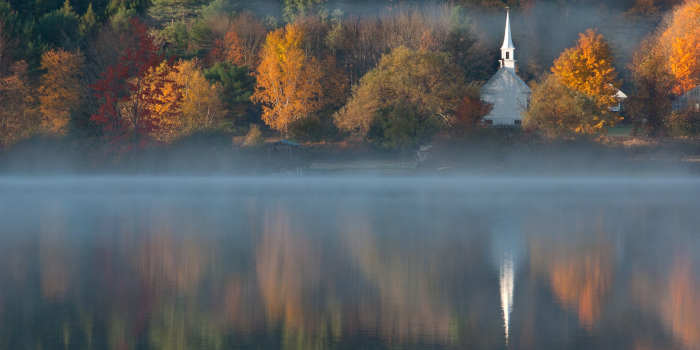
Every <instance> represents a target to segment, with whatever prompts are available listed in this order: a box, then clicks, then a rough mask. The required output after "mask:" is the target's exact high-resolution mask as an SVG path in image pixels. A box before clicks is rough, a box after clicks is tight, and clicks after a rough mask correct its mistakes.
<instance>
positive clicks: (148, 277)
mask: <svg viewBox="0 0 700 350" xmlns="http://www.w3.org/2000/svg"><path fill="white" fill-rule="evenodd" d="M205 265H206V262H205V254H204V249H203V248H202V247H201V245H200V244H199V243H198V242H196V241H195V240H193V239H191V238H188V239H176V238H175V237H173V236H171V235H166V234H155V235H152V236H149V237H148V238H147V240H146V242H145V243H144V244H143V245H142V246H141V250H140V253H139V255H138V271H139V274H140V276H141V278H142V280H143V281H144V283H145V284H146V285H147V286H148V287H149V288H150V290H151V291H154V292H162V291H165V290H169V289H171V288H175V289H176V290H177V291H179V292H185V293H196V292H197V287H198V285H199V281H200V280H201V278H202V274H203V272H204V268H205Z"/></svg>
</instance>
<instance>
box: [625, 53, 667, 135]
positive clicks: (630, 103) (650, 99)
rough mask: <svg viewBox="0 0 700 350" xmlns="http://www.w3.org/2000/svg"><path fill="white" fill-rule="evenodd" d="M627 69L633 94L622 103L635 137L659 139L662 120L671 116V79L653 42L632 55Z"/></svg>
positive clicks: (662, 56) (664, 60)
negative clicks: (640, 135) (632, 123)
mask: <svg viewBox="0 0 700 350" xmlns="http://www.w3.org/2000/svg"><path fill="white" fill-rule="evenodd" d="M629 69H630V72H631V73H632V74H631V77H632V82H633V84H634V93H633V94H631V95H630V97H629V98H628V99H627V101H625V110H626V112H627V115H628V116H629V117H630V119H631V120H632V121H633V122H634V123H635V129H636V132H637V133H640V134H644V135H649V136H659V135H660V134H662V133H663V132H664V119H665V118H666V117H667V116H668V115H669V113H670V112H671V101H672V98H673V93H672V90H673V85H674V78H673V76H672V75H671V73H670V72H669V71H668V69H667V65H666V58H665V57H664V55H663V52H662V50H661V49H660V48H659V47H658V46H657V45H656V44H655V42H654V41H653V40H646V41H645V42H644V43H643V44H642V45H641V46H640V48H639V50H637V52H635V54H634V57H633V59H632V63H631V64H630V65H629Z"/></svg>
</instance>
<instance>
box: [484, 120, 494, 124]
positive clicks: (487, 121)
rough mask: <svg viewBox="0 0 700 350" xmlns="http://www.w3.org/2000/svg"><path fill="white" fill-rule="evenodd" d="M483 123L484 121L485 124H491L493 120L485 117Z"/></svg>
mask: <svg viewBox="0 0 700 350" xmlns="http://www.w3.org/2000/svg"><path fill="white" fill-rule="evenodd" d="M484 123H486V125H493V120H491V119H485V120H484Z"/></svg>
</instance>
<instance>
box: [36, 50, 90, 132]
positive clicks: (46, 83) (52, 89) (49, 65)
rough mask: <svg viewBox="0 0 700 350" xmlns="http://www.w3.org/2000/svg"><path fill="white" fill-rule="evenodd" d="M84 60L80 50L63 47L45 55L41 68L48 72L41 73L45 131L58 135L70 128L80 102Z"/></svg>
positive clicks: (43, 128) (42, 110)
mask: <svg viewBox="0 0 700 350" xmlns="http://www.w3.org/2000/svg"><path fill="white" fill-rule="evenodd" d="M84 61H85V60H84V58H83V55H82V54H81V53H80V52H75V53H74V52H68V51H65V50H63V49H58V50H50V51H47V52H45V53H44V54H43V55H42V56H41V68H42V69H43V70H44V71H46V73H44V74H43V75H42V76H41V85H40V86H39V103H40V107H39V109H40V111H41V115H42V119H41V129H42V130H44V131H45V132H48V133H52V134H58V135H62V134H64V133H65V132H66V127H67V125H68V122H69V120H70V115H71V112H73V111H74V110H75V109H76V108H77V107H78V104H79V103H80V99H81V95H82V89H81V83H80V81H81V77H82V72H81V70H82V66H83V63H84Z"/></svg>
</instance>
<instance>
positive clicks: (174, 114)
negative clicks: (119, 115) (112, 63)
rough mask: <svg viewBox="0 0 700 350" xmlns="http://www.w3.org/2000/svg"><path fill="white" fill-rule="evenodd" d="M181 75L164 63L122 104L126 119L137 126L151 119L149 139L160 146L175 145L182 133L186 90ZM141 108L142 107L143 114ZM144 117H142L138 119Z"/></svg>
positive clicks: (149, 74)
mask: <svg viewBox="0 0 700 350" xmlns="http://www.w3.org/2000/svg"><path fill="white" fill-rule="evenodd" d="M178 74H179V71H178V69H177V68H176V67H173V65H172V64H170V63H169V62H166V61H163V62H161V63H160V65H158V66H157V67H152V68H151V69H149V70H148V72H147V73H146V75H145V76H144V78H143V80H142V82H141V83H140V84H141V86H140V87H139V88H138V89H136V90H135V91H134V92H133V94H132V96H131V97H130V99H129V100H128V101H125V103H123V104H122V108H123V116H124V117H126V118H127V119H129V120H131V121H132V123H135V121H136V120H138V119H139V118H143V117H145V118H148V121H147V123H149V124H150V128H149V132H148V135H149V136H150V137H152V138H153V139H155V140H157V141H160V142H166V143H169V142H172V141H173V140H175V139H176V138H177V137H179V136H180V135H181V134H182V133H183V129H184V128H185V125H184V124H185V123H184V121H183V119H182V100H183V87H182V85H181V84H180V82H179V81H178V80H177V78H178ZM138 105H140V106H142V107H140V108H142V109H143V110H142V111H140V110H139V107H138ZM137 113H142V116H139V115H137Z"/></svg>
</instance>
